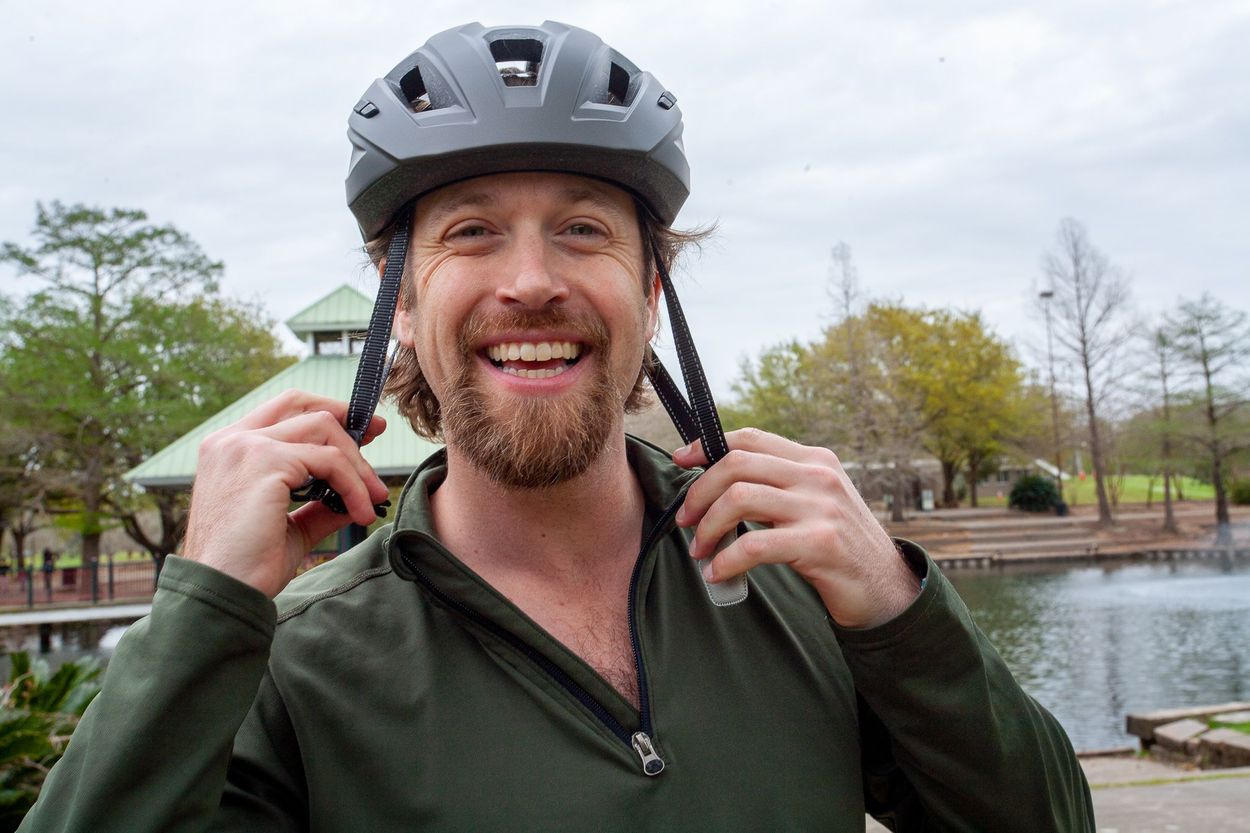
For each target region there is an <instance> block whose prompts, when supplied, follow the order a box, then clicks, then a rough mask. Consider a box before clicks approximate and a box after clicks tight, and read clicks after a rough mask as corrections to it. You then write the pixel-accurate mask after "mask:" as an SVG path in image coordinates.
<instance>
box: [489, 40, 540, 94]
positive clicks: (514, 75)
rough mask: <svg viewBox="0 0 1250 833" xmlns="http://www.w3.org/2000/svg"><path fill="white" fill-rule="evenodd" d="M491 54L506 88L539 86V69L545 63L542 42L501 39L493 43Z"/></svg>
mask: <svg viewBox="0 0 1250 833" xmlns="http://www.w3.org/2000/svg"><path fill="white" fill-rule="evenodd" d="M490 54H491V56H492V57H493V58H494V59H495V67H496V68H497V69H498V70H499V75H500V77H501V78H502V79H503V83H504V86H506V87H534V86H537V85H538V68H539V67H540V66H541V65H542V61H543V44H542V41H539V40H534V39H533V38H500V39H499V40H496V41H491V44H490Z"/></svg>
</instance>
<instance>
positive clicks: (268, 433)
mask: <svg viewBox="0 0 1250 833" xmlns="http://www.w3.org/2000/svg"><path fill="white" fill-rule="evenodd" d="M256 433H257V434H260V435H262V436H265V437H269V438H270V439H273V440H277V441H278V442H282V443H296V444H310V445H323V446H327V447H330V448H335V449H337V450H338V451H339V452H340V453H341V454H342V455H343V457H344V458H345V459H346V460H348V461H350V463H351V465H352V467H353V468H354V469H355V470H356V473H357V475H359V477H360V479H361V480H363V481H364V482H365V483H367V484H368V485H369V491H370V492H371V493H372V494H374V495H375V497H377V499H378V500H383V499H385V492H386V484H384V483H383V482H382V479H381V478H380V477H378V475H377V473H376V472H374V470H373V467H372V466H370V465H369V462H368V461H367V460H365V458H364V457H363V456H362V455H361V453H360V449H359V448H358V447H357V446H356V442H355V441H354V440H353V439H352V438H351V436H350V435H349V434H348V433H347V432H346V431H345V430H343V426H342V425H340V424H339V423H338V421H337V420H336V419H335V417H334V414H332V413H330V412H329V411H315V412H313V413H308V414H302V415H300V416H296V417H291V418H290V419H286V420H283V421H282V422H279V423H278V424H277V425H271V426H269V427H268V428H262V429H259V430H257V432H256ZM299 485H300V484H298V483H296V484H295V485H294V486H292V488H298V487H299Z"/></svg>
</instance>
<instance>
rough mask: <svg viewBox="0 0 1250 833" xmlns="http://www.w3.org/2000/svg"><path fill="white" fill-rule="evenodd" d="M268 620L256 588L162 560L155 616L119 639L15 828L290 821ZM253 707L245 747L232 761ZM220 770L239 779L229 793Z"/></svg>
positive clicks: (239, 826) (100, 831)
mask: <svg viewBox="0 0 1250 833" xmlns="http://www.w3.org/2000/svg"><path fill="white" fill-rule="evenodd" d="M274 625H275V611H274V605H273V602H271V601H270V600H269V599H268V598H266V597H265V596H264V594H262V593H260V592H258V591H256V590H254V589H252V588H250V587H248V586H246V585H244V584H242V583H241V582H237V581H235V580H234V579H232V578H230V577H228V576H226V575H224V574H223V573H219V572H217V571H216V570H213V569H211V568H209V567H205V566H203V565H200V564H196V563H193V562H190V561H186V560H183V559H180V558H177V557H174V556H171V557H169V558H168V559H167V560H166V563H165V566H164V569H163V570H162V571H161V577H160V581H159V583H158V586H157V591H156V595H155V597H154V598H153V602H152V613H151V615H150V616H148V617H147V618H145V619H142V620H140V621H138V622H136V623H135V624H134V625H133V626H132V627H131V628H130V629H129V630H128V631H127V632H126V635H125V636H124V637H123V638H122V640H121V642H120V644H119V645H118V648H117V653H116V654H115V655H114V657H113V659H112V661H111V662H110V663H109V668H108V672H107V673H106V675H105V680H104V686H103V689H102V690H101V692H100V694H99V695H98V696H97V697H96V698H95V700H94V701H93V702H92V704H91V705H90V706H89V707H88V709H87V712H86V713H85V714H84V715H83V719H82V721H81V722H80V723H79V725H78V727H77V729H76V730H75V732H74V735H73V738H72V739H71V740H70V743H69V745H68V747H67V748H66V751H65V756H64V757H63V758H62V759H61V760H60V762H58V763H57V765H56V766H54V767H53V768H52V770H51V772H50V773H49V774H48V777H47V779H46V781H45V782H44V786H43V789H42V791H41V793H40V796H39V800H38V801H37V802H36V803H35V806H34V807H33V808H32V809H31V811H30V812H29V813H28V814H27V816H26V818H25V819H24V820H23V822H22V825H21V826H20V827H19V830H21V831H26V833H36V832H37V831H57V832H58V833H77V831H83V832H84V833H85V831H92V833H110V831H118V833H122V831H125V833H146V831H153V833H155V831H161V833H165V832H166V831H204V830H249V831H286V830H292V829H297V826H298V825H299V821H298V819H296V818H293V817H292V816H291V815H290V813H289V810H287V809H286V808H287V807H289V804H288V799H289V796H290V794H291V792H292V789H293V788H291V787H290V785H289V783H288V782H289V781H290V780H291V778H290V776H289V775H288V774H285V773H284V772H282V769H281V767H278V766H277V765H276V764H275V761H278V760H280V759H281V758H282V755H281V751H282V750H280V749H279V748H278V747H277V746H275V744H274V743H273V742H271V736H270V735H269V734H268V733H267V732H266V722H268V723H269V727H270V728H272V729H274V730H275V731H274V733H273V735H272V737H278V738H280V737H283V735H282V734H281V732H280V731H279V730H280V728H281V727H280V726H279V725H277V724H279V723H280V721H281V718H280V717H278V716H277V715H276V714H275V712H276V711H277V710H278V709H277V708H276V705H275V704H276V703H277V701H276V700H275V699H273V698H270V699H268V700H265V701H263V702H264V703H265V704H266V705H265V706H262V701H260V700H258V698H257V692H258V690H259V689H261V685H262V681H263V680H265V679H266V677H265V668H266V664H267V662H268V657H269V648H270V644H271V642H272V640H273V633H274ZM262 693H263V692H262ZM271 693H272V692H271ZM254 701H256V706H255V708H253V703H254ZM249 711H251V713H252V714H251V716H250V717H248V725H249V730H248V731H247V732H246V733H245V734H244V735H241V736H240V738H239V741H238V744H239V745H240V747H241V748H240V750H239V751H240V752H241V753H243V754H241V755H238V756H235V757H236V760H234V761H232V749H233V747H234V746H235V744H236V741H235V734H236V732H237V731H238V730H239V727H240V724H241V723H243V721H244V718H245V716H248V715H249ZM285 737H290V735H289V734H288V735H285ZM295 760H298V757H296V758H295ZM228 768H229V771H230V775H231V778H232V779H234V780H236V781H237V782H238V783H237V784H232V785H231V787H230V789H229V790H227V789H226V778H227V769H228Z"/></svg>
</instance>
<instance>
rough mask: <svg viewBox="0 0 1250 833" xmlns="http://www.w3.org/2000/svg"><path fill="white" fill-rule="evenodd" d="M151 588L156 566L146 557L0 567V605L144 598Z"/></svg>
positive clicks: (152, 588)
mask: <svg viewBox="0 0 1250 833" xmlns="http://www.w3.org/2000/svg"><path fill="white" fill-rule="evenodd" d="M155 587H156V565H155V564H153V562H152V561H150V560H149V561H119V562H117V563H114V562H113V559H112V558H108V557H106V558H105V559H103V560H101V561H96V562H94V563H88V564H83V565H82V566H81V567H58V568H55V569H48V568H46V567H45V568H42V569H41V568H37V567H27V568H26V569H25V570H0V607H35V606H36V605H40V606H42V605H56V604H83V603H87V604H98V603H100V602H110V601H114V600H117V599H129V600H140V599H143V600H146V599H150V598H152V592H153V590H154V589H155Z"/></svg>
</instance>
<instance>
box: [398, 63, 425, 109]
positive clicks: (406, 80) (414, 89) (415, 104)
mask: <svg viewBox="0 0 1250 833" xmlns="http://www.w3.org/2000/svg"><path fill="white" fill-rule="evenodd" d="M399 89H400V90H401V91H402V92H403V94H404V100H405V101H407V102H408V106H409V107H411V108H412V112H414V113H420V112H421V111H422V110H428V109H430V107H431V104H430V93H429V91H428V90H426V88H425V80H424V79H423V78H422V77H421V68H420V67H413V68H412V69H410V70H408V72H406V73H404V77H403V78H401V79H399Z"/></svg>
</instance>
